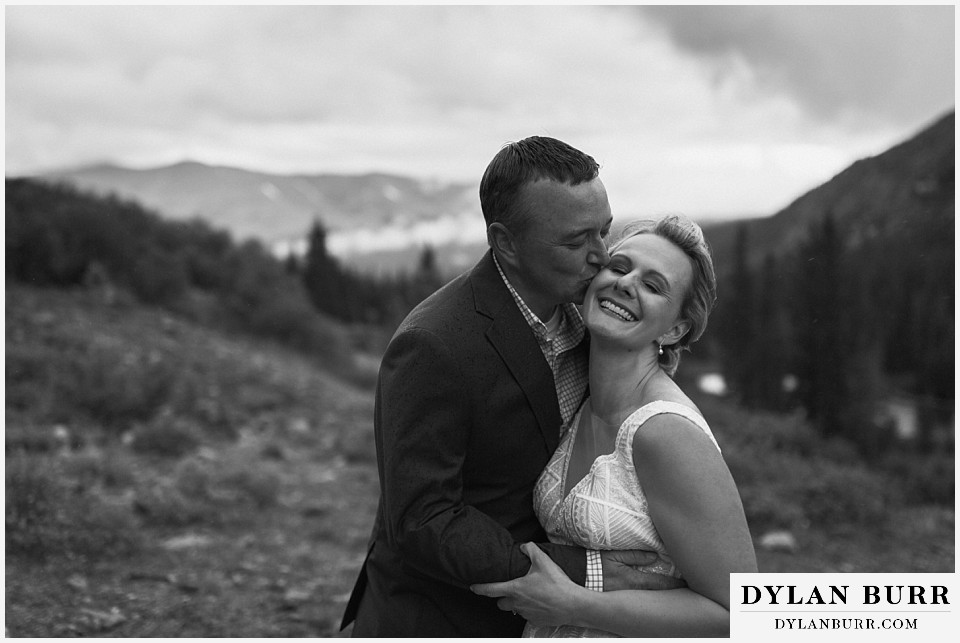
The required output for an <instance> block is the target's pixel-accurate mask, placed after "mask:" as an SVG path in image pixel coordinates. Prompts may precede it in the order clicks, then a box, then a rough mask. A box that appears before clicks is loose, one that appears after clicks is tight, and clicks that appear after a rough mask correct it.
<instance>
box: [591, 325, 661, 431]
mask: <svg viewBox="0 0 960 643" xmlns="http://www.w3.org/2000/svg"><path fill="white" fill-rule="evenodd" d="M660 373H661V370H660V363H659V361H658V360H657V355H656V352H655V351H654V350H653V347H652V346H651V347H650V349H649V350H641V351H627V350H625V349H624V348H623V346H618V345H616V344H611V343H609V342H605V341H603V340H602V339H599V338H597V339H594V338H591V340H590V370H589V380H590V403H591V404H590V406H591V410H592V412H593V414H594V415H596V416H597V417H598V418H599V419H601V420H602V421H603V422H605V423H608V424H615V425H617V426H619V425H620V423H621V422H623V420H625V419H626V418H627V416H629V415H630V414H631V413H632V412H633V411H635V410H636V409H637V403H638V400H639V399H641V398H642V396H643V391H644V389H645V388H646V386H647V384H648V383H649V382H650V381H651V380H652V379H654V378H655V377H657V376H658V375H659V374H660Z"/></svg>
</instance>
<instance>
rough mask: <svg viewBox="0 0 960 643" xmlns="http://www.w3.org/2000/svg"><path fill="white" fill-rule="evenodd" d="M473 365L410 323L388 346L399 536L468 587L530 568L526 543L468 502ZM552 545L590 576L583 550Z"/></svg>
mask: <svg viewBox="0 0 960 643" xmlns="http://www.w3.org/2000/svg"><path fill="white" fill-rule="evenodd" d="M466 367H467V365H463V364H461V363H460V361H458V360H456V359H454V356H453V354H452V353H451V351H450V350H449V348H448V347H447V346H446V345H445V344H444V343H443V342H442V341H441V340H440V339H439V338H437V337H436V336H435V335H434V334H433V333H431V332H430V331H427V330H423V329H412V330H407V331H404V332H402V333H400V334H398V335H397V336H396V337H395V338H394V339H393V341H392V342H391V344H390V346H389V348H388V349H387V352H386V354H385V355H384V358H383V361H382V365H381V372H380V380H379V384H378V394H377V408H376V416H377V432H376V433H377V447H378V449H379V452H380V461H381V484H382V494H383V508H384V518H385V521H386V529H387V535H388V538H389V540H390V542H391V545H392V546H393V547H395V548H396V549H397V550H398V551H399V552H400V553H401V555H402V556H403V559H404V562H405V563H406V564H407V565H409V566H410V567H412V568H413V569H415V570H416V571H417V572H418V573H421V574H424V575H426V576H428V577H431V578H434V579H437V580H440V581H443V582H446V583H450V584H452V585H456V586H458V587H464V588H465V587H467V586H469V585H471V584H474V583H485V582H492V581H502V580H508V579H512V578H516V577H518V576H522V575H524V574H525V573H526V572H527V570H528V569H529V568H530V562H529V560H528V559H527V557H526V556H525V555H524V554H523V553H522V552H521V551H520V544H522V543H517V542H514V540H513V538H512V536H511V535H510V533H509V532H508V531H507V530H506V529H505V528H504V527H502V526H501V525H500V524H499V523H497V522H496V521H495V520H494V519H493V518H491V517H490V516H488V515H487V514H485V513H483V512H481V511H479V510H477V509H476V508H474V507H472V506H469V505H466V504H464V501H463V477H462V471H463V465H464V460H465V455H466V454H465V451H466V448H467V444H468V437H469V436H468V431H469V426H470V417H469V414H470V413H471V409H470V404H469V402H468V400H469V399H470V396H468V395H466V391H465V390H463V387H464V386H465V380H464V378H463V375H462V372H461V369H462V368H466ZM542 546H543V548H544V550H545V551H547V553H548V554H550V555H551V557H552V558H553V559H554V560H555V561H556V562H557V563H558V565H560V566H561V568H563V569H564V571H565V572H566V573H567V575H568V576H570V578H571V579H572V580H574V582H578V583H579V584H581V585H582V584H583V582H584V578H585V575H586V570H585V568H586V560H585V559H586V555H585V553H584V550H583V549H580V548H576V547H565V546H561V545H553V544H545V545H542Z"/></svg>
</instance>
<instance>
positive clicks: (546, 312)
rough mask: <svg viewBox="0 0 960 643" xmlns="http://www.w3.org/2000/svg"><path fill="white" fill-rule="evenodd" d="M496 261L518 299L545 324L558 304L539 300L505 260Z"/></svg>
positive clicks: (555, 310)
mask: <svg viewBox="0 0 960 643" xmlns="http://www.w3.org/2000/svg"><path fill="white" fill-rule="evenodd" d="M494 257H496V255H494ZM497 263H498V264H499V265H500V269H501V270H502V271H503V275H504V276H505V277H506V278H507V281H509V282H510V285H511V286H513V289H514V290H515V291H517V294H518V295H519V296H520V299H522V300H523V303H525V304H526V305H527V308H529V309H530V310H531V311H532V312H533V314H534V315H536V316H537V319H539V320H540V321H541V322H543V323H544V324H546V323H547V321H548V320H549V319H550V318H551V317H553V316H554V314H555V313H556V312H557V308H559V306H558V305H557V304H551V303H549V302H542V301H540V298H539V297H537V296H536V294H535V293H533V292H531V291H530V290H529V289H528V288H527V287H526V284H524V282H523V279H521V278H519V276H518V275H516V274H514V273H513V272H511V269H510V266H509V265H507V263H506V262H505V261H502V260H500V259H497Z"/></svg>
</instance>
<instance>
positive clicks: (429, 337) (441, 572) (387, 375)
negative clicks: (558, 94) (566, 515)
mask: <svg viewBox="0 0 960 643" xmlns="http://www.w3.org/2000/svg"><path fill="white" fill-rule="evenodd" d="M598 172H599V166H598V165H597V163H596V162H595V161H594V159H593V158H591V157H590V156H588V155H586V154H584V153H582V152H580V151H579V150H576V149H574V148H573V147H570V146H569V145H567V144H566V143H563V142H561V141H558V140H556V139H552V138H546V137H536V136H535V137H531V138H527V139H524V140H522V141H520V142H517V143H510V144H508V145H506V146H504V147H503V148H502V149H501V150H500V152H499V153H498V154H497V155H496V156H495V157H494V158H493V160H492V161H491V162H490V164H489V166H488V167H487V169H486V172H485V173H484V176H483V179H482V181H481V183H480V204H481V208H482V210H483V216H484V219H485V221H486V224H487V240H488V242H489V245H490V250H489V251H488V252H487V253H486V255H485V256H484V257H483V258H482V259H481V260H480V262H479V263H478V264H477V265H476V266H475V267H474V268H473V269H472V270H470V271H468V272H467V273H464V274H463V275H461V276H460V277H458V278H456V279H454V280H453V281H452V282H450V283H449V284H447V285H446V286H444V287H443V288H441V289H440V290H438V291H437V292H436V293H434V294H433V295H432V296H430V297H429V298H428V299H426V300H425V301H424V302H423V303H421V304H420V305H419V306H417V307H416V309H414V310H413V311H412V312H411V313H410V315H408V316H407V318H406V319H405V320H404V321H403V323H402V324H401V325H400V327H399V328H398V329H397V332H396V334H395V335H394V337H393V339H392V340H391V342H390V345H389V347H388V348H387V350H386V353H385V355H384V357H383V361H382V364H381V367H380V376H379V381H378V385H377V394H376V408H375V417H374V428H375V436H376V444H377V464H378V468H379V474H380V489H381V494H380V504H379V508H378V512H377V519H376V523H375V525H374V533H373V537H372V539H371V543H370V547H369V551H368V554H367V558H366V561H365V562H364V565H363V568H362V569H361V571H360V576H359V578H358V579H357V583H356V586H355V587H354V590H353V594H352V596H351V597H350V601H349V603H348V605H347V609H346V613H345V614H344V619H343V624H342V626H341V629H343V628H344V627H346V626H347V625H349V624H350V623H351V622H352V621H354V620H355V621H356V623H355V625H354V629H353V636H355V637H373V636H430V637H434V636H436V637H439V636H449V637H465V636H485V637H517V636H520V634H521V633H522V631H523V625H524V622H523V619H522V618H520V617H519V616H516V615H513V614H510V613H509V612H504V611H501V610H499V609H497V606H496V602H495V601H493V600H491V599H490V598H486V597H483V596H478V595H475V594H473V593H471V592H470V590H469V589H468V586H469V585H471V584H474V583H485V582H490V581H500V580H507V579H512V578H516V577H519V576H522V575H524V574H525V573H526V572H527V570H528V569H529V567H530V562H529V560H528V559H527V558H526V556H525V555H524V554H523V553H522V552H521V551H520V545H521V544H522V543H524V542H528V541H533V542H537V543H540V546H541V547H542V548H543V549H544V550H545V551H546V552H547V553H548V554H549V555H550V556H551V558H553V559H554V561H555V562H557V564H558V565H560V567H561V568H562V569H563V570H564V571H565V572H566V574H567V575H568V576H569V577H570V578H571V579H572V580H573V581H574V582H577V583H579V584H581V585H586V586H587V587H591V588H593V589H597V590H602V589H607V590H611V589H616V588H621V587H628V586H630V587H638V588H639V587H652V588H656V586H657V583H656V582H655V581H653V580H649V581H648V580H647V579H648V578H649V577H648V576H647V575H644V574H640V573H639V572H636V571H634V570H632V569H630V568H629V567H628V566H627V565H631V564H642V563H643V562H646V560H647V559H646V557H645V555H644V554H642V553H640V552H605V553H603V554H602V555H601V554H600V553H599V552H588V551H585V550H583V549H581V548H578V547H571V546H561V545H554V544H550V543H547V542H546V541H547V539H546V535H545V533H544V531H543V529H542V527H541V526H540V523H539V522H538V520H537V517H536V515H535V514H534V510H533V487H534V485H535V483H536V480H537V478H538V477H539V475H540V473H541V471H542V470H543V468H544V466H545V465H546V464H547V461H548V460H549V459H550V456H551V455H552V454H553V451H554V450H555V449H556V448H557V445H558V443H559V440H560V436H561V427H562V426H563V424H564V423H565V422H566V421H568V420H569V419H570V417H571V416H572V415H573V414H574V413H575V412H576V409H577V408H578V406H579V404H580V402H581V401H582V400H583V397H584V395H585V392H586V386H587V377H586V368H587V344H588V341H587V338H586V337H585V334H584V326H583V322H582V320H581V319H580V315H579V313H578V311H577V310H576V307H575V306H574V304H579V303H582V301H583V296H584V293H585V292H586V289H587V285H588V284H589V283H590V280H591V279H592V278H593V277H594V275H596V273H597V272H598V271H599V270H600V268H601V267H603V266H604V265H605V264H606V262H607V261H608V260H609V256H608V255H607V250H606V246H605V244H604V237H605V236H606V234H607V232H608V231H609V229H610V224H611V221H612V216H611V213H610V205H609V203H608V201H607V194H606V190H605V188H604V186H603V183H602V182H601V181H600V179H599V177H598ZM588 568H589V573H588ZM601 570H602V573H601ZM651 583H652V585H651Z"/></svg>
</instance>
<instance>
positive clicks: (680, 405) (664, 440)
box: [629, 390, 720, 453]
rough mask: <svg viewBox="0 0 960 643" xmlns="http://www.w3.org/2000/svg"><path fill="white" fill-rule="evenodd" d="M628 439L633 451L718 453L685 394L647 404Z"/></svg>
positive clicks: (671, 394)
mask: <svg viewBox="0 0 960 643" xmlns="http://www.w3.org/2000/svg"><path fill="white" fill-rule="evenodd" d="M633 420H634V421H633V424H634V426H632V427H630V428H631V431H630V433H631V435H630V436H629V438H630V441H631V443H632V446H633V451H634V453H636V452H637V451H638V450H641V451H646V452H649V451H651V450H659V449H668V450H674V449H686V448H688V446H689V447H690V448H694V449H697V448H699V447H700V446H704V445H708V444H709V445H711V448H715V449H719V448H720V447H719V445H717V442H716V440H715V439H714V437H713V433H712V432H711V431H710V427H709V425H708V424H707V421H706V420H705V419H704V417H703V414H702V413H700V409H699V408H697V405H696V404H694V403H693V402H692V401H691V400H690V398H688V397H687V396H686V395H685V394H683V392H682V391H679V390H678V391H677V392H673V391H668V392H665V393H664V394H661V395H658V396H656V397H655V399H650V400H648V401H645V403H644V404H643V405H642V406H641V407H640V408H639V409H638V410H637V413H636V414H635V417H634V418H633Z"/></svg>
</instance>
